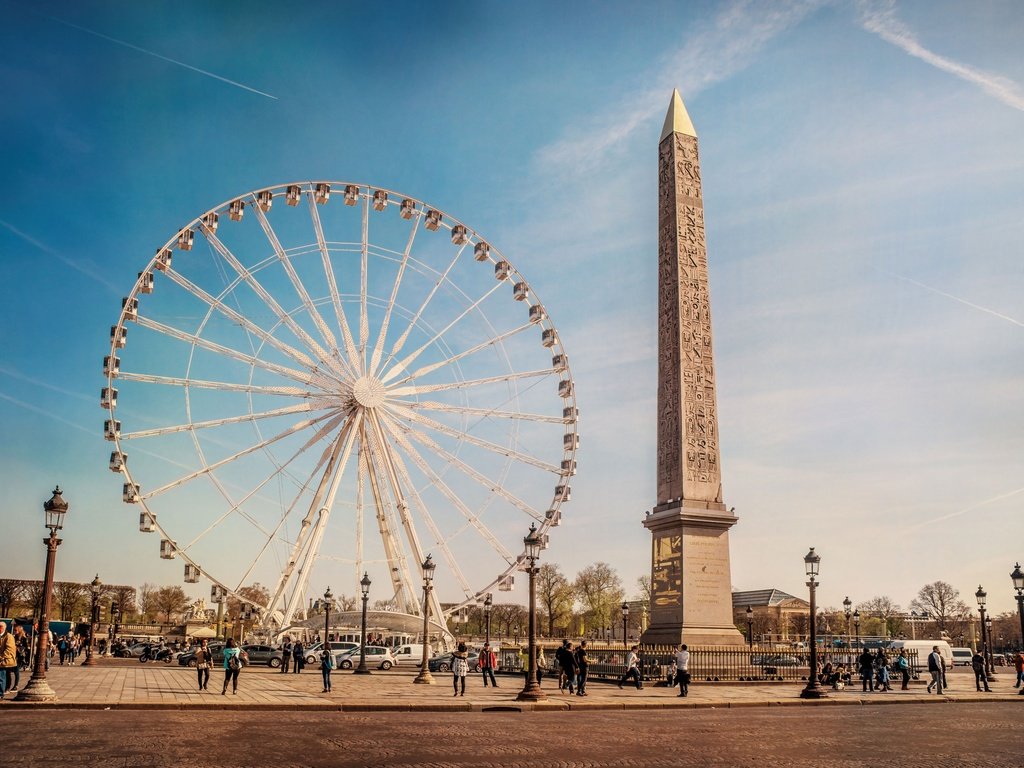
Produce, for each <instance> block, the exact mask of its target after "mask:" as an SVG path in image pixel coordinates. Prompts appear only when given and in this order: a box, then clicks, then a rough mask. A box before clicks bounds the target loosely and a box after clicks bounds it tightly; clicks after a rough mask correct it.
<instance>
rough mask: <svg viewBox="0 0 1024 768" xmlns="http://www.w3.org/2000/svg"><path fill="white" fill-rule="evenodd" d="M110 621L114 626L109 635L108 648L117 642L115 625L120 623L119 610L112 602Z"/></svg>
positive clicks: (116, 627)
mask: <svg viewBox="0 0 1024 768" xmlns="http://www.w3.org/2000/svg"><path fill="white" fill-rule="evenodd" d="M110 621H111V623H113V625H114V626H113V629H112V630H111V635H110V646H111V648H113V646H114V643H115V642H117V630H118V626H117V625H118V623H119V622H120V621H121V609H120V608H119V607H118V605H117V603H115V602H114V601H113V600H111V601H110ZM111 655H113V654H111Z"/></svg>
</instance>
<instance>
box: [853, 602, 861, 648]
mask: <svg viewBox="0 0 1024 768" xmlns="http://www.w3.org/2000/svg"><path fill="white" fill-rule="evenodd" d="M853 628H854V630H856V632H857V642H856V643H854V646H853V647H854V648H860V611H854V612H853Z"/></svg>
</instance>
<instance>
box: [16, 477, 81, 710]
mask: <svg viewBox="0 0 1024 768" xmlns="http://www.w3.org/2000/svg"><path fill="white" fill-rule="evenodd" d="M68 506H69V505H68V503H67V502H66V501H64V497H62V496H61V495H60V486H57V487H56V488H54V490H53V496H51V497H50V498H49V499H48V500H47V501H45V502H44V503H43V511H44V512H45V513H46V527H47V528H49V529H50V535H49V537H47V538H45V539H43V544H45V545H46V575H45V576H44V578H43V607H42V611H41V612H40V614H39V630H38V631H39V634H38V636H37V637H36V657H35V659H34V666H33V668H32V679H31V680H29V681H28V685H26V686H25V687H24V688H22V689H21V690H20V691H18V695H17V697H16V698H17V700H18V701H56V700H57V694H56V693H54V691H53V688H51V687H50V684H49V683H48V682H46V651H47V648H48V647H49V645H50V598H51V596H52V595H53V569H54V565H55V560H56V559H57V547H59V546H60V544H61V539H58V538H57V531H59V530H60V529H61V528H63V527H64V515H66V514H67V511H68Z"/></svg>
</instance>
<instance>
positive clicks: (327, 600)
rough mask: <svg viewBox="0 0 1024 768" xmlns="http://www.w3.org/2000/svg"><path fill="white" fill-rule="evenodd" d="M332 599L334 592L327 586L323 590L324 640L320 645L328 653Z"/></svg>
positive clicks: (329, 648) (329, 647)
mask: <svg viewBox="0 0 1024 768" xmlns="http://www.w3.org/2000/svg"><path fill="white" fill-rule="evenodd" d="M333 599H334V593H333V592H331V588H330V587H328V588H327V589H326V590H325V591H324V642H323V645H321V646H320V648H321V649H323V648H326V649H327V652H328V653H330V650H331V645H330V642H331V641H330V637H331V636H330V631H331V601H332V600H333Z"/></svg>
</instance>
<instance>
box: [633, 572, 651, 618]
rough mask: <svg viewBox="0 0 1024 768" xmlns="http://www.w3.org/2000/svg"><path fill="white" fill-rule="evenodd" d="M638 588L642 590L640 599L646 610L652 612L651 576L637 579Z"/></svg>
mask: <svg viewBox="0 0 1024 768" xmlns="http://www.w3.org/2000/svg"><path fill="white" fill-rule="evenodd" d="M636 586H637V589H638V590H640V601H641V602H642V603H643V604H644V610H646V611H647V613H650V612H651V577H650V576H641V577H640V578H638V579H637V580H636Z"/></svg>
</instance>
